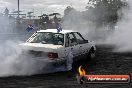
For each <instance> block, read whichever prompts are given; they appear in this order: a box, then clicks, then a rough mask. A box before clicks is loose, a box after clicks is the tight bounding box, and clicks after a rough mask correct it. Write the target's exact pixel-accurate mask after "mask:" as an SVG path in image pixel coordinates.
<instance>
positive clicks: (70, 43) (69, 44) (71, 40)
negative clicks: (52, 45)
mask: <svg viewBox="0 0 132 88" xmlns="http://www.w3.org/2000/svg"><path fill="white" fill-rule="evenodd" d="M65 46H66V53H70V52H72V54H73V57H77V56H78V55H79V45H78V43H77V41H76V38H75V36H74V34H73V33H68V34H67V35H66V45H65Z"/></svg>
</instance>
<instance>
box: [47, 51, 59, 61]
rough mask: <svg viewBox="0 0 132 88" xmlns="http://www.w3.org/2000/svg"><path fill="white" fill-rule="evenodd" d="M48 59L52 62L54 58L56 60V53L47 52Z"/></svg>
mask: <svg viewBox="0 0 132 88" xmlns="http://www.w3.org/2000/svg"><path fill="white" fill-rule="evenodd" d="M48 57H49V58H50V59H51V60H53V59H55V58H58V53H52V52H49V53H48Z"/></svg>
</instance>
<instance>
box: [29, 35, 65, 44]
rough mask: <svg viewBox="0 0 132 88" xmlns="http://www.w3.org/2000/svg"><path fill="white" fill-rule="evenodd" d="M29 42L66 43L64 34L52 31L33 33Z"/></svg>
mask: <svg viewBox="0 0 132 88" xmlns="http://www.w3.org/2000/svg"><path fill="white" fill-rule="evenodd" d="M27 42H29V43H42V44H54V45H63V44H64V34H61V33H51V32H37V33H35V34H33V35H32V36H31V37H30V38H29V39H28V40H27Z"/></svg>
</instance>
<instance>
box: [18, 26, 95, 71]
mask: <svg viewBox="0 0 132 88" xmlns="http://www.w3.org/2000/svg"><path fill="white" fill-rule="evenodd" d="M20 45H21V46H23V47H25V49H26V50H27V51H28V54H30V55H31V56H32V57H34V58H35V59H36V60H40V61H41V62H44V61H46V63H47V66H52V67H58V66H61V65H64V66H65V68H66V69H67V70H71V69H72V63H73V62H74V61H77V60H80V59H87V60H90V59H91V58H93V57H94V56H95V50H96V47H95V44H94V42H93V41H88V40H85V39H84V38H83V37H82V35H81V34H80V33H79V32H74V31H72V30H62V31H61V32H59V33H57V30H56V29H47V30H40V31H37V32H36V33H34V34H33V35H32V36H31V37H30V38H29V39H28V40H27V41H26V43H23V44H20Z"/></svg>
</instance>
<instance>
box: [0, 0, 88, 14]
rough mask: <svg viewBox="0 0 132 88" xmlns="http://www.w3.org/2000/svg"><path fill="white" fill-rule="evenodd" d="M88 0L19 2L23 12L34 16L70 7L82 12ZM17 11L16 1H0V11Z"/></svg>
mask: <svg viewBox="0 0 132 88" xmlns="http://www.w3.org/2000/svg"><path fill="white" fill-rule="evenodd" d="M88 1H89V0H20V9H21V10H22V11H24V12H27V11H33V9H34V11H35V14H41V12H42V13H52V12H59V13H61V14H63V10H64V9H65V8H66V7H67V6H69V5H72V6H73V7H74V8H76V9H77V10H80V11H81V10H84V9H85V6H86V5H87V2H88ZM6 7H7V8H9V9H10V11H12V10H13V9H17V0H0V11H1V12H2V11H4V9H5V8H6Z"/></svg>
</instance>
